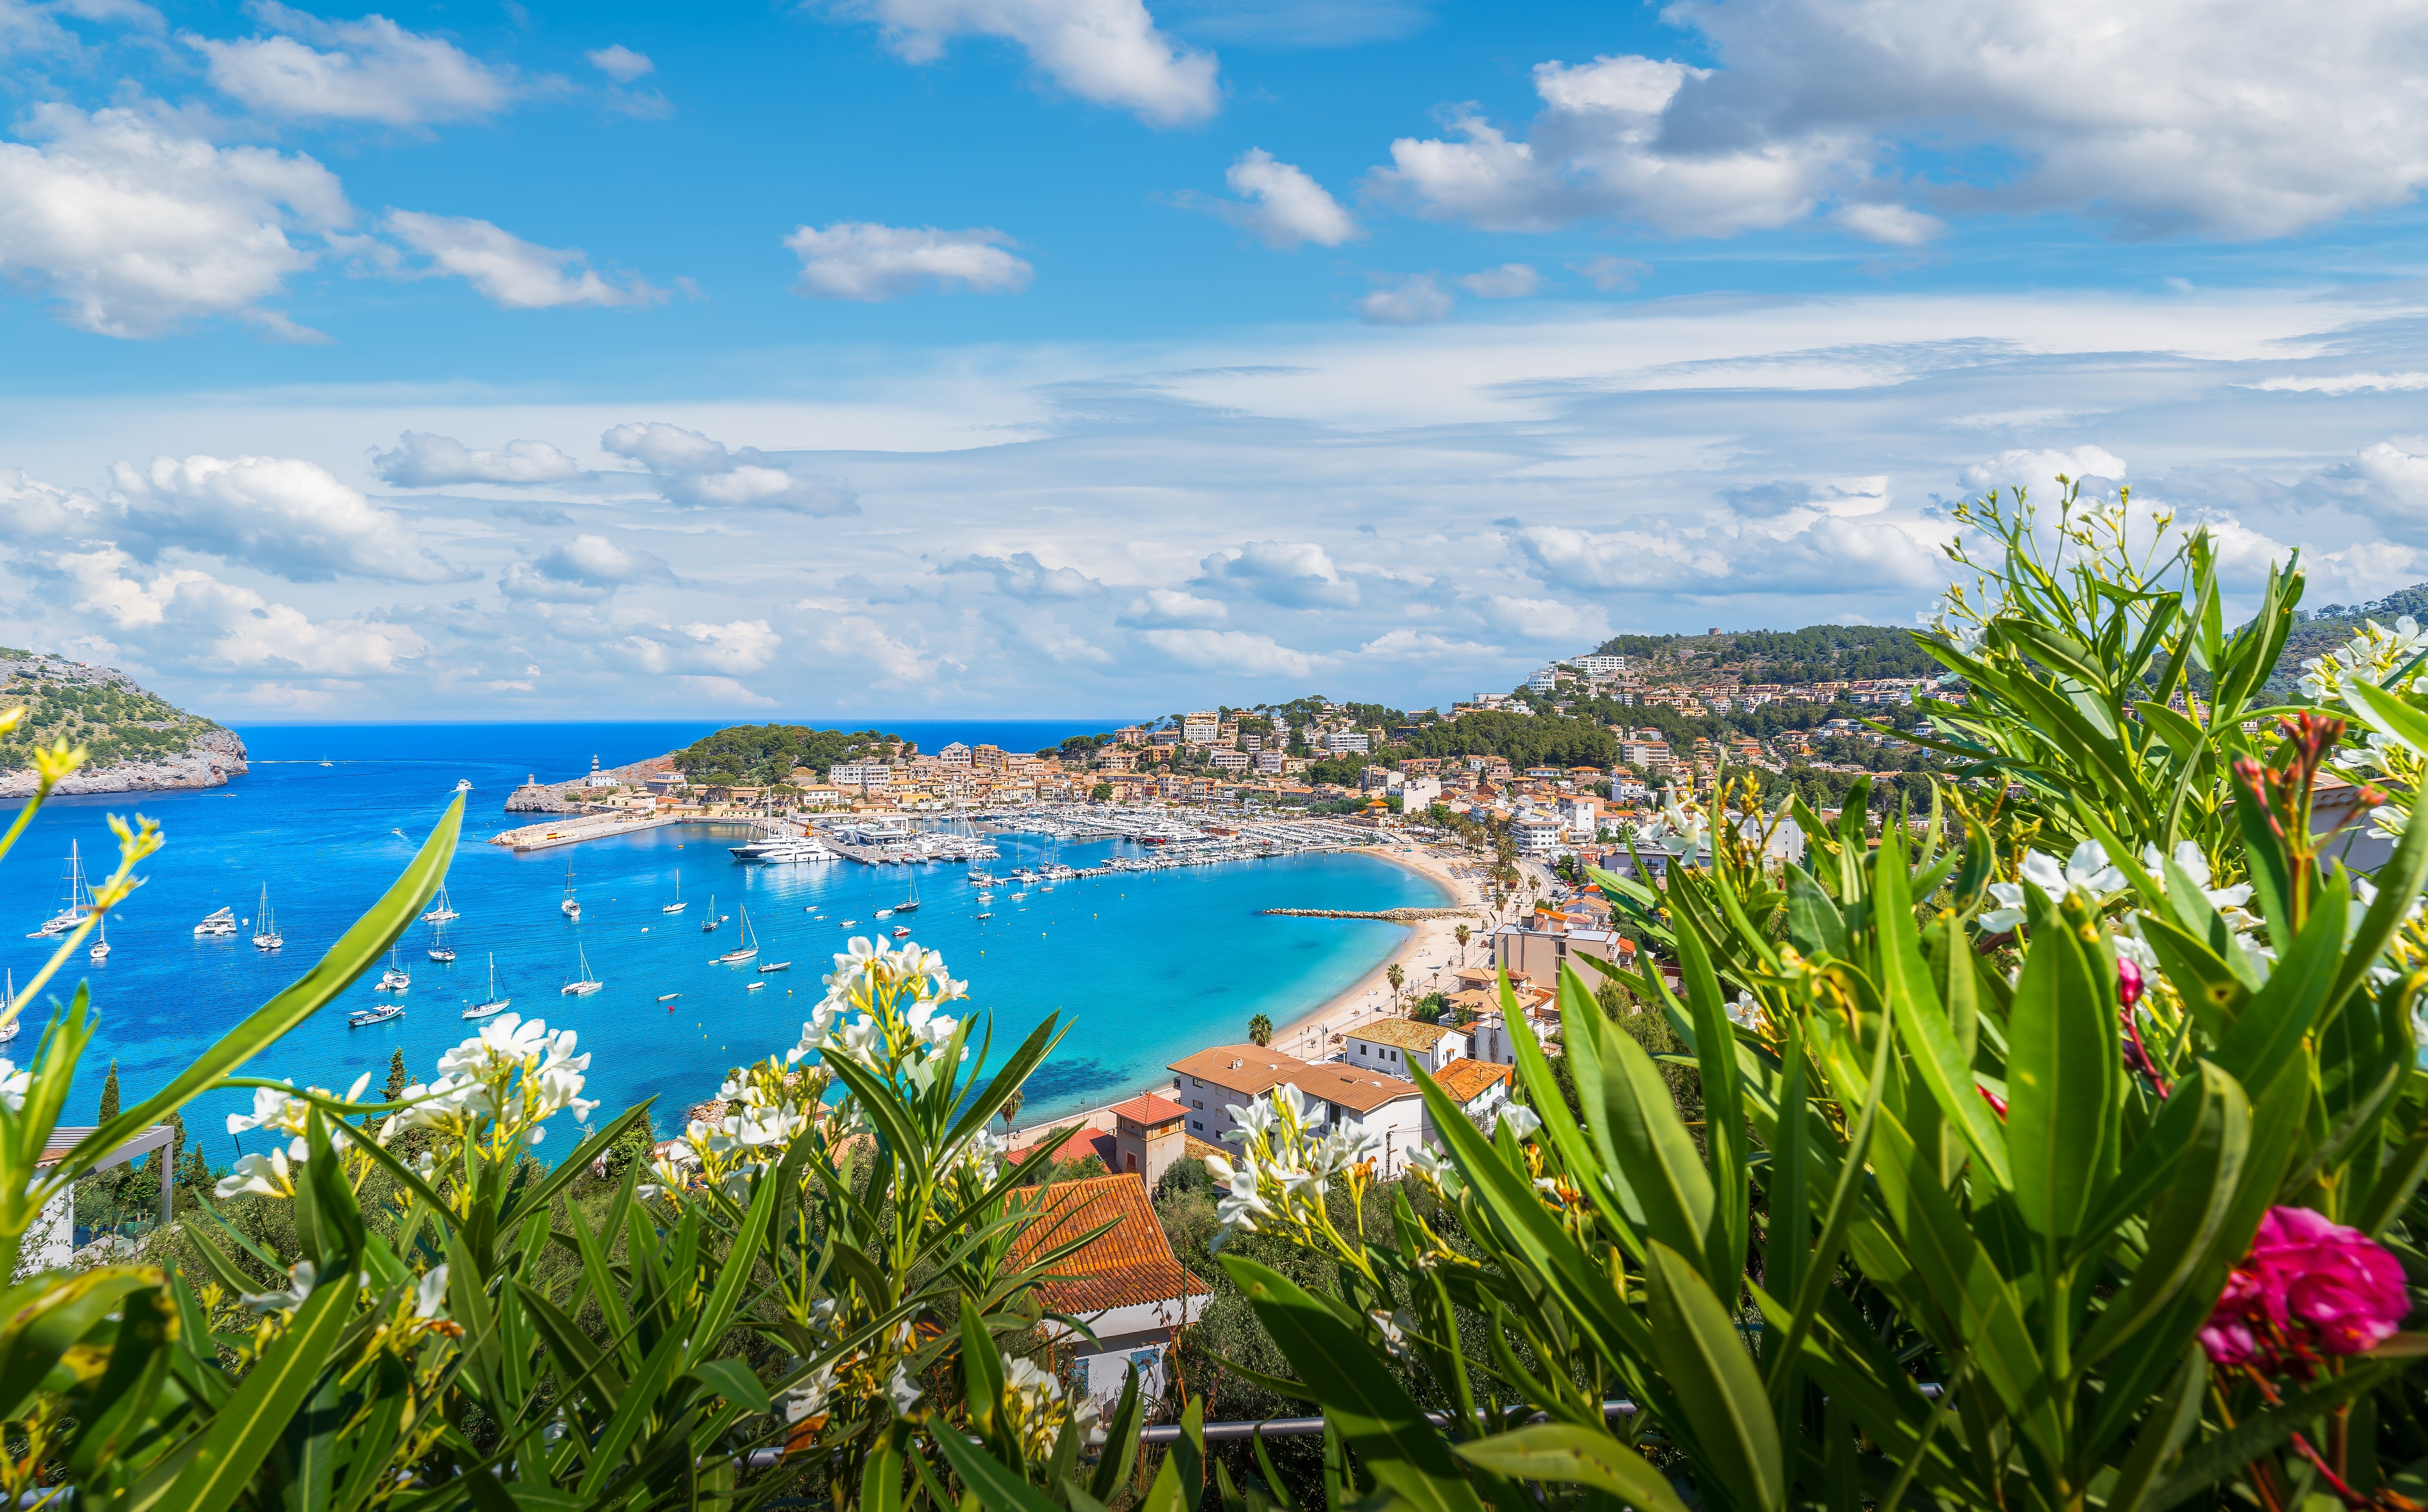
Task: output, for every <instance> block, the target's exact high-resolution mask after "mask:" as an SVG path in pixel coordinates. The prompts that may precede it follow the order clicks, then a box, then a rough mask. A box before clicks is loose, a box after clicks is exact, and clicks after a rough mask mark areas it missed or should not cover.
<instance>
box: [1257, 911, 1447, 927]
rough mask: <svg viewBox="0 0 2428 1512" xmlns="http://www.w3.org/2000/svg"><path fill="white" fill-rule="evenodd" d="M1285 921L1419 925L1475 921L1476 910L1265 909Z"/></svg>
mask: <svg viewBox="0 0 2428 1512" xmlns="http://www.w3.org/2000/svg"><path fill="white" fill-rule="evenodd" d="M1265 912H1267V913H1269V914H1271V915H1273V916H1274V917H1276V918H1285V919H1379V920H1381V921H1382V922H1383V923H1385V924H1421V923H1423V922H1424V921H1425V920H1427V919H1477V918H1482V917H1483V916H1484V914H1483V912H1482V911H1481V910H1478V909H1267V910H1265Z"/></svg>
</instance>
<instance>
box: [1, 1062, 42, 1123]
mask: <svg viewBox="0 0 2428 1512" xmlns="http://www.w3.org/2000/svg"><path fill="white" fill-rule="evenodd" d="M33 1085H34V1074H33V1073H32V1072H30V1071H20V1070H18V1069H17V1063H16V1062H15V1061H13V1060H0V1103H6V1104H8V1111H10V1112H12V1113H22V1112H24V1111H25V1093H27V1092H29V1091H31V1090H32V1088H33Z"/></svg>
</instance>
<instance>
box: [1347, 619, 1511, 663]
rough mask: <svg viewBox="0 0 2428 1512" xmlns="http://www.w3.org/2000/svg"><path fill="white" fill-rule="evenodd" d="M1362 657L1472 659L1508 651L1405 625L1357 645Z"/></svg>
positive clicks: (1421, 659)
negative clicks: (1453, 638)
mask: <svg viewBox="0 0 2428 1512" xmlns="http://www.w3.org/2000/svg"><path fill="white" fill-rule="evenodd" d="M1357 654H1358V655H1360V656H1366V657H1371V658H1373V659H1374V660H1376V661H1428V662H1430V661H1435V660H1443V659H1449V660H1459V661H1473V660H1476V659H1478V658H1482V657H1497V656H1502V655H1505V654H1507V653H1506V652H1504V651H1502V650H1501V648H1500V647H1498V646H1485V645H1484V644H1482V643H1480V642H1477V641H1471V640H1452V639H1450V638H1449V637H1448V636H1445V635H1436V634H1435V633H1433V632H1431V631H1428V630H1411V629H1409V628H1407V627H1406V626H1404V625H1403V626H1402V627H1401V628H1400V629H1398V630H1391V631H1385V632H1384V633H1382V634H1380V635H1377V636H1375V637H1374V638H1373V639H1372V640H1370V641H1368V642H1367V643H1366V644H1365V645H1363V646H1360V647H1358V648H1357Z"/></svg>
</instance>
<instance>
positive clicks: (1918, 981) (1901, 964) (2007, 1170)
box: [1872, 830, 2015, 1187]
mask: <svg viewBox="0 0 2428 1512" xmlns="http://www.w3.org/2000/svg"><path fill="white" fill-rule="evenodd" d="M1904 849H1905V847H1904V845H1903V843H1902V842H1901V841H1900V840H1898V839H1897V837H1896V834H1895V830H1891V831H1890V833H1888V834H1886V835H1883V836H1882V837H1881V838H1880V849H1879V855H1878V859H1877V860H1876V861H1875V862H1874V863H1873V868H1872V875H1873V881H1872V890H1873V894H1874V896H1876V897H1877V898H1878V907H1879V944H1880V949H1879V962H1880V991H1881V995H1882V996H1883V997H1885V998H1886V999H1887V1000H1888V1001H1890V1002H1893V1003H1895V1004H1896V1005H1898V1009H1899V1011H1898V1012H1897V1013H1896V1014H1895V1018H1896V1034H1897V1037H1898V1039H1899V1040H1900V1041H1902V1042H1903V1044H1904V1045H1905V1048H1906V1053H1907V1054H1908V1055H1909V1056H1910V1057H1911V1061H1910V1064H1911V1066H1912V1067H1913V1069H1914V1070H1915V1071H1916V1072H1918V1073H1919V1074H1920V1075H1921V1077H1922V1083H1923V1085H1924V1086H1926V1087H1928V1088H1929V1089H1930V1095H1931V1097H1932V1099H1933V1100H1934V1101H1936V1102H1937V1103H1938V1105H1939V1110H1940V1112H1941V1114H1942V1115H1943V1116H1944V1117H1945V1118H1946V1120H1947V1121H1948V1122H1949V1123H1950V1124H1953V1125H1954V1126H1956V1131H1957V1133H1958V1134H1960V1136H1962V1138H1963V1140H1964V1147H1965V1148H1966V1149H1967V1150H1970V1151H1971V1152H1972V1154H1973V1158H1974V1159H1976V1160H1978V1161H1979V1162H1980V1163H1981V1169H1982V1170H1983V1171H1985V1172H1987V1173H1988V1174H1989V1176H1990V1179H1991V1180H1993V1181H1994V1182H1995V1183H1997V1185H1999V1186H2000V1187H2011V1186H2012V1185H2014V1180H2015V1176H2014V1171H2013V1169H2012V1167H2011V1166H2010V1163H2009V1153H2010V1152H2009V1148H2008V1130H2007V1129H2006V1128H2004V1127H2001V1126H2000V1125H1999V1123H1998V1117H1997V1114H1995V1113H1993V1112H1992V1111H1991V1110H1990V1105H1989V1104H1988V1103H1987V1102H1985V1101H1983V1100H1982V1097H1981V1091H1980V1086H1979V1084H1978V1083H1977V1082H1976V1081H1975V1080H1974V1079H1973V1067H1972V1063H1971V1058H1970V1057H1968V1056H1966V1055H1965V1054H1964V1053H1963V1051H1962V1048H1961V1047H1960V1045H1959V1044H1957V1039H1956V1028H1955V1026H1954V1025H1952V1024H1951V1023H1949V1021H1948V1018H1947V1010H1946V1008H1945V1006H1944V1004H1942V1003H1941V1001H1940V997H1939V989H1938V986H1937V985H1936V984H1935V983H1934V982H1933V981H1932V979H1931V975H1930V967H1929V965H1928V963H1926V962H1925V961H1923V959H1922V941H1921V938H1920V936H1919V935H1918V934H1917V933H1916V931H1915V929H1914V925H1913V904H1912V900H1911V898H1910V897H1908V896H1907V895H1906V890H1905V887H1906V879H1905V858H1904ZM1949 948H1951V949H1957V950H1960V949H1963V948H1964V942H1963V940H1962V937H1961V936H1960V935H1951V937H1950V940H1949Z"/></svg>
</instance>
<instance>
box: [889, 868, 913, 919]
mask: <svg viewBox="0 0 2428 1512" xmlns="http://www.w3.org/2000/svg"><path fill="white" fill-rule="evenodd" d="M894 912H896V913H916V912H919V873H918V870H917V868H915V867H914V868H912V870H911V873H910V896H909V897H906V898H904V899H903V900H902V901H901V902H899V903H896V904H894Z"/></svg>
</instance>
